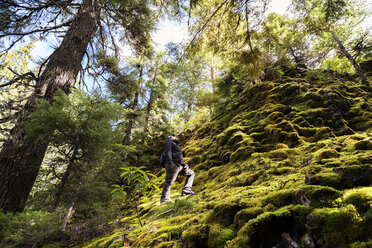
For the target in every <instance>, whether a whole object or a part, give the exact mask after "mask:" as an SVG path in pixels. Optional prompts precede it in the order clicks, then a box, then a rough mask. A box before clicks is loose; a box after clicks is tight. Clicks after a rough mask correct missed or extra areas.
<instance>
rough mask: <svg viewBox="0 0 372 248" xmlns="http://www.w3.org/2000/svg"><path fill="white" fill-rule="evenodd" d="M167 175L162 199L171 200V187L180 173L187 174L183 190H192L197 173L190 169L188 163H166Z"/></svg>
mask: <svg viewBox="0 0 372 248" xmlns="http://www.w3.org/2000/svg"><path fill="white" fill-rule="evenodd" d="M165 170H166V175H165V181H164V184H163V191H162V192H161V198H160V200H161V201H169V199H170V189H171V186H172V184H173V183H174V182H175V181H176V179H177V176H178V175H182V176H186V182H185V186H184V187H183V190H191V187H192V183H193V181H194V177H195V173H194V171H192V170H190V169H189V166H188V165H185V166H184V167H182V165H178V164H176V165H174V166H171V165H170V164H166V165H165Z"/></svg>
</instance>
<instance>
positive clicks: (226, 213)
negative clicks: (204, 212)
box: [208, 203, 243, 226]
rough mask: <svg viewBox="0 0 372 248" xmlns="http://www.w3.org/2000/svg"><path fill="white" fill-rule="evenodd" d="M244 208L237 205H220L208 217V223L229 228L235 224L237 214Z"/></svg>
mask: <svg viewBox="0 0 372 248" xmlns="http://www.w3.org/2000/svg"><path fill="white" fill-rule="evenodd" d="M242 207H243V206H241V205H240V204H237V203H220V204H217V205H216V206H215V207H214V208H213V211H212V212H211V214H210V215H209V217H208V222H213V223H220V224H222V225H224V226H229V225H231V224H232V223H233V222H234V217H235V214H236V213H237V212H238V211H239V210H241V209H242Z"/></svg>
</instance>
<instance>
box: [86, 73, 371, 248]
mask: <svg viewBox="0 0 372 248" xmlns="http://www.w3.org/2000/svg"><path fill="white" fill-rule="evenodd" d="M298 73H299V74H298V75H292V77H288V76H287V77H284V78H282V79H280V80H275V81H270V82H261V83H256V84H252V85H251V86H250V87H248V88H247V89H246V90H244V92H242V93H241V94H240V97H238V98H235V100H232V101H230V102H229V103H228V104H227V105H226V106H224V108H225V109H226V110H228V111H225V112H221V114H219V115H216V116H217V117H214V118H212V119H211V120H209V121H208V122H206V123H204V124H203V125H201V126H199V127H198V128H196V129H195V130H192V131H190V130H188V131H187V132H185V133H183V134H182V136H181V144H183V145H182V147H183V151H184V154H185V161H186V163H188V164H189V165H190V166H191V168H192V169H193V170H194V171H195V174H196V177H195V181H194V185H195V186H194V188H193V190H195V191H196V192H198V194H197V195H195V196H186V197H181V196H180V192H181V189H182V186H183V181H184V178H183V177H179V178H178V180H177V181H176V183H175V184H174V185H173V186H172V195H171V197H172V200H173V201H172V202H170V203H168V204H163V205H160V201H159V200H160V191H159V192H156V193H155V194H153V195H151V196H148V197H143V198H142V199H141V202H140V205H139V210H140V212H139V213H140V216H141V220H142V222H143V223H144V225H143V226H142V227H141V226H140V225H139V221H138V218H137V215H136V212H135V211H134V210H133V209H132V210H129V209H127V210H124V212H123V215H122V216H120V217H118V219H117V223H119V224H118V225H119V226H118V228H117V229H115V230H114V231H112V232H110V233H108V234H106V235H104V236H101V237H98V238H96V239H94V240H92V241H90V242H87V243H85V244H84V245H82V246H81V247H126V246H128V247H158V248H160V247H198V248H202V247H353V248H357V247H359V248H362V247H371V246H372V209H371V205H372V187H371V185H372V167H371V164H372V133H371V131H372V111H371V110H372V98H371V95H372V92H371V89H370V88H368V87H365V86H362V85H360V84H358V83H355V82H354V81H353V80H352V79H348V78H344V77H341V76H339V75H335V74H332V73H328V72H316V73H315V72H298ZM164 174H165V172H164V170H163V171H161V172H159V176H160V177H162V178H164Z"/></svg>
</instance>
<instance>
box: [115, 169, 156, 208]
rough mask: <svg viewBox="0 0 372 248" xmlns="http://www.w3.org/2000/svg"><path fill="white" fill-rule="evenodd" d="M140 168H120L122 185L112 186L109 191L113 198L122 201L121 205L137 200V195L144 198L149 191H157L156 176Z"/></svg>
mask: <svg viewBox="0 0 372 248" xmlns="http://www.w3.org/2000/svg"><path fill="white" fill-rule="evenodd" d="M145 168H146V167H145V166H141V167H121V168H120V169H121V170H123V171H124V172H123V173H122V174H121V175H120V177H122V179H123V184H122V185H113V187H114V189H113V190H112V191H111V193H112V194H113V196H114V197H119V198H120V199H122V201H123V203H125V202H127V201H128V200H139V195H140V194H142V195H144V196H146V195H147V194H148V193H149V191H151V190H154V189H155V190H159V187H158V186H157V185H158V184H159V182H158V181H159V180H158V178H157V176H155V175H154V174H152V173H150V172H149V171H146V170H143V169H145Z"/></svg>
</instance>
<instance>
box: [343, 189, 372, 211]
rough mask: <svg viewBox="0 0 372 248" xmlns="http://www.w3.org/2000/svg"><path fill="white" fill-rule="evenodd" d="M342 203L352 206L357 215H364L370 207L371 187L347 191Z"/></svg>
mask: <svg viewBox="0 0 372 248" xmlns="http://www.w3.org/2000/svg"><path fill="white" fill-rule="evenodd" d="M342 202H343V204H352V205H354V206H355V207H356V209H357V210H358V212H359V213H366V212H367V211H368V210H369V209H370V208H371V206H372V187H365V188H357V189H351V190H347V191H346V192H345V194H344V195H343V197H342Z"/></svg>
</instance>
